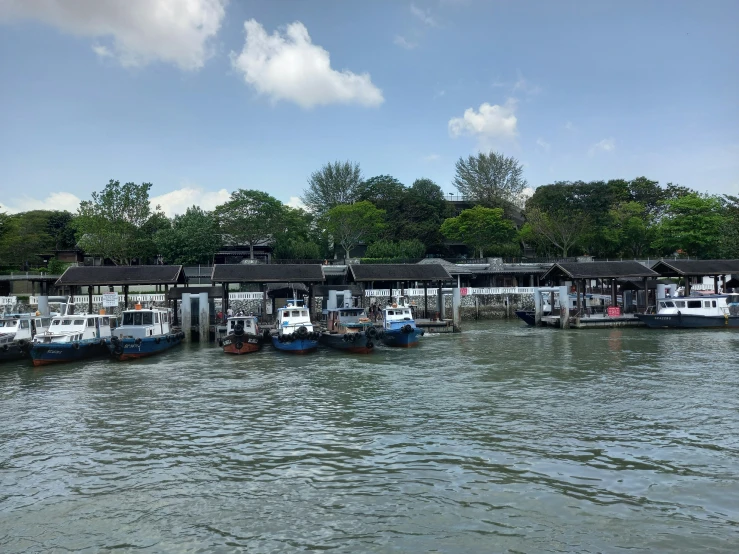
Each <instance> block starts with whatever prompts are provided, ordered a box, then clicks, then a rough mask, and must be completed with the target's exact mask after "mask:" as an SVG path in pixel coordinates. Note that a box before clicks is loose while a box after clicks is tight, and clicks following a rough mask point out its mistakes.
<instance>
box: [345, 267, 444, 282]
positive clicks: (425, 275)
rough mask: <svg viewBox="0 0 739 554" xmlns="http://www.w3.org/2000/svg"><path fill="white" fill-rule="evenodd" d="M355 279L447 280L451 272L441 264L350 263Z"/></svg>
mask: <svg viewBox="0 0 739 554" xmlns="http://www.w3.org/2000/svg"><path fill="white" fill-rule="evenodd" d="M349 268H350V269H351V270H352V276H353V277H354V280H355V281H446V280H448V279H451V278H452V277H451V275H449V272H448V271H447V270H446V269H444V268H443V267H442V266H441V265H439V264H358V265H350V266H349Z"/></svg>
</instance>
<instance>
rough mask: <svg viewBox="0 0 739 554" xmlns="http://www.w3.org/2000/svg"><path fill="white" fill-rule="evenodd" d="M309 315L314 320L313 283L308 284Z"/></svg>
mask: <svg viewBox="0 0 739 554" xmlns="http://www.w3.org/2000/svg"><path fill="white" fill-rule="evenodd" d="M272 312H273V313H274V310H272ZM308 317H309V318H310V320H311V321H313V319H314V318H313V284H309V285H308Z"/></svg>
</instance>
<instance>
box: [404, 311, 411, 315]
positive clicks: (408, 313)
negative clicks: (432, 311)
mask: <svg viewBox="0 0 739 554" xmlns="http://www.w3.org/2000/svg"><path fill="white" fill-rule="evenodd" d="M403 315H411V311H410V310H403Z"/></svg>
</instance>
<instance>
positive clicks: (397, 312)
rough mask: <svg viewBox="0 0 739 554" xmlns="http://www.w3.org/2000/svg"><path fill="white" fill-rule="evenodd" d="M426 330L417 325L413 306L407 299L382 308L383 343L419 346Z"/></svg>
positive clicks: (387, 344) (406, 346)
mask: <svg viewBox="0 0 739 554" xmlns="http://www.w3.org/2000/svg"><path fill="white" fill-rule="evenodd" d="M423 335H424V330H423V329H420V328H419V327H416V322H415V321H414V320H413V314H412V313H411V308H410V306H408V304H407V303H406V302H405V301H400V302H399V303H393V304H390V305H388V306H386V307H385V308H383V309H382V336H381V340H382V343H383V344H385V345H386V346H399V347H405V348H408V347H411V346H418V344H419V341H418V339H419V337H422V336H423Z"/></svg>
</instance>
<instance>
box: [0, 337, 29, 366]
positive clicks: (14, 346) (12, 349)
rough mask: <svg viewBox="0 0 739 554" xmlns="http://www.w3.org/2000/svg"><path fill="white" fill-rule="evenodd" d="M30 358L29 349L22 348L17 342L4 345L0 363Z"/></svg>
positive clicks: (0, 354)
mask: <svg viewBox="0 0 739 554" xmlns="http://www.w3.org/2000/svg"><path fill="white" fill-rule="evenodd" d="M24 358H28V348H23V347H21V345H20V344H18V343H17V342H11V343H9V344H4V345H3V346H2V347H0V362H12V361H15V360H22V359H24Z"/></svg>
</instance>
